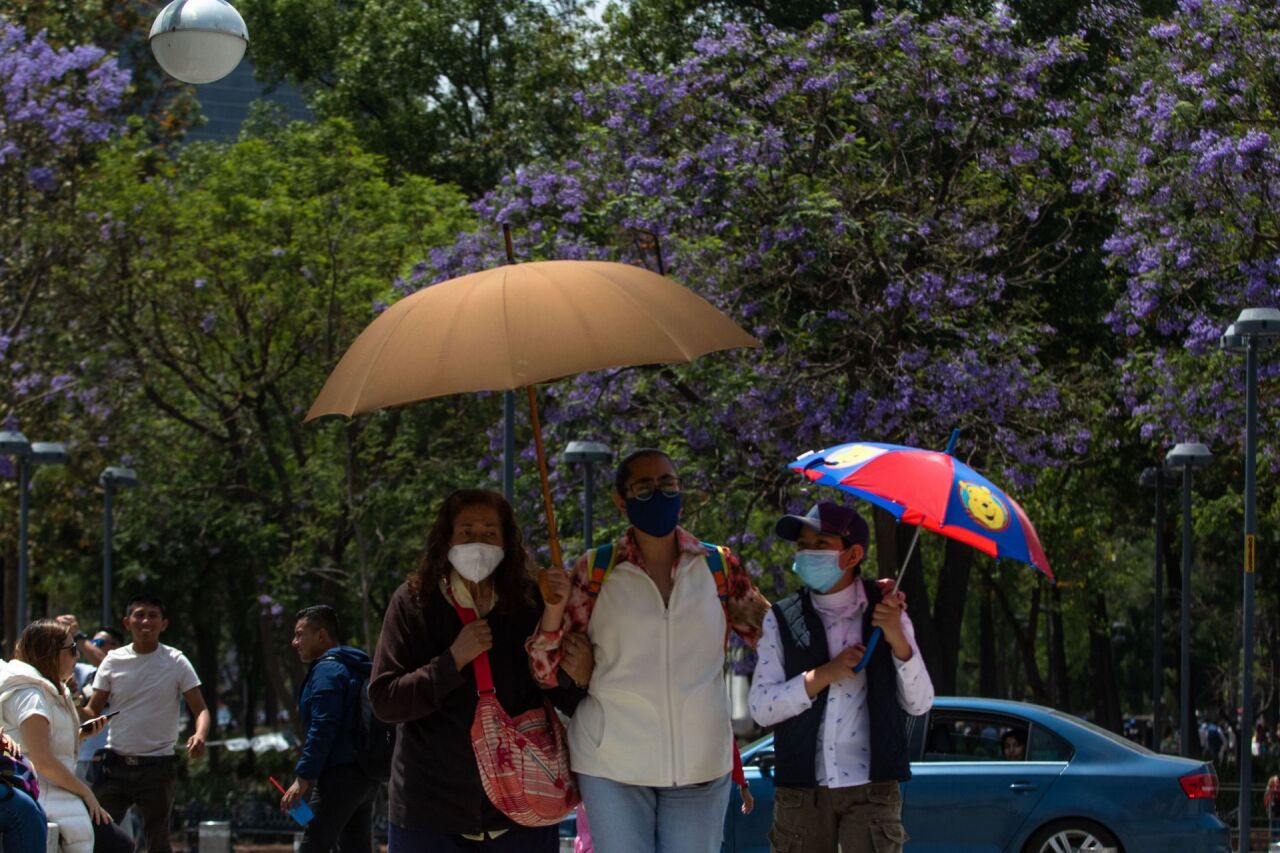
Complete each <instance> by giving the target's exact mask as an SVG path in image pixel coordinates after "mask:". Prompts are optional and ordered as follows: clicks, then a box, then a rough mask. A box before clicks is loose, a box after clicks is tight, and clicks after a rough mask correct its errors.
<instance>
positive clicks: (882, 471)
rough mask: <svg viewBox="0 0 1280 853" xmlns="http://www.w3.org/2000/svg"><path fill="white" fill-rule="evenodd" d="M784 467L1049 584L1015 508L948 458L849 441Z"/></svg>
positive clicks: (1030, 531)
mask: <svg viewBox="0 0 1280 853" xmlns="http://www.w3.org/2000/svg"><path fill="white" fill-rule="evenodd" d="M788 467H789V468H791V470H793V471H796V472H798V473H800V474H802V475H804V476H805V477H808V478H809V479H810V480H811V481H813V482H815V483H818V484H820V485H823V486H832V487H834V488H837V489H840V490H841V491H844V492H848V493H849V494H851V495H855V496H856V497H859V498H862V499H863V500H865V501H868V502H870V503H873V504H875V505H876V506H878V507H881V508H883V509H885V510H888V511H889V512H890V513H892V514H893V516H894V517H895V518H897V519H898V520H900V521H904V522H906V523H907V524H915V525H918V526H920V527H923V528H925V529H926V530H932V531H934V532H937V533H941V534H942V535H943V536H947V537H950V538H951V539H956V540H958V541H960V542H964V543H966V544H968V545H972V546H973V547H974V548H977V549H978V550H979V551H983V552H984V553H987V554H990V555H991V556H993V557H997V558H1001V559H1009V560H1017V561H1019V562H1022V563H1026V564H1027V565H1029V566H1033V567H1034V568H1036V569H1038V570H1040V571H1041V572H1043V573H1044V574H1045V575H1046V576H1047V577H1048V578H1049V579H1050V580H1053V570H1052V569H1051V568H1050V567H1049V560H1048V558H1046V557H1045V554H1044V549H1043V548H1042V547H1041V546H1040V537H1039V536H1037V535H1036V531H1035V528H1034V527H1032V525H1031V521H1030V520H1029V519H1028V518H1027V514H1026V513H1025V512H1023V510H1022V507H1021V506H1019V505H1018V502H1017V501H1015V500H1014V499H1013V498H1011V497H1009V496H1008V495H1007V494H1005V493H1004V491H1003V490H1001V489H1000V488H999V487H998V486H996V485H995V484H994V483H992V482H991V481H990V480H988V479H987V478H986V477H984V476H982V475H981V474H979V473H978V472H977V471H975V470H973V469H972V468H970V467H969V466H968V465H966V464H964V463H963V462H961V461H960V460H959V459H956V458H955V457H954V456H952V455H951V454H950V453H938V452H937V451H933V450H920V449H918V448H914V447H903V446H901V445H897V444H880V443H877V442H869V441H855V442H851V443H848V444H838V445H835V446H834V447H828V448H827V449H826V450H819V451H817V452H811V453H806V454H804V455H803V456H801V457H800V458H798V459H796V461H794V462H792V463H791V464H790V465H789V466H788Z"/></svg>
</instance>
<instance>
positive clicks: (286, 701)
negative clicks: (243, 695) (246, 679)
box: [258, 607, 300, 734]
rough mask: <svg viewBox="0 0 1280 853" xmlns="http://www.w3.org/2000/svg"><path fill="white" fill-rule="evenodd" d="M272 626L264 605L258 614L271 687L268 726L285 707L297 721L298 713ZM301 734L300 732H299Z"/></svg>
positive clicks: (260, 635)
mask: <svg viewBox="0 0 1280 853" xmlns="http://www.w3.org/2000/svg"><path fill="white" fill-rule="evenodd" d="M273 635H274V632H273V631H272V626H271V613H270V612H269V611H268V610H267V609H266V608H265V607H264V608H261V611H260V612H259V614H258V639H259V641H260V643H261V647H262V662H263V665H264V668H265V669H266V671H267V672H266V674H267V684H268V685H269V686H270V688H271V692H270V695H269V696H268V697H267V698H268V701H267V709H268V712H269V713H268V716H267V726H268V728H275V726H276V724H277V722H278V717H279V713H278V712H279V711H280V710H281V709H283V710H284V711H285V713H286V714H287V715H288V717H289V719H290V720H291V721H292V722H294V723H295V726H296V722H297V716H298V715H297V714H295V713H294V712H293V698H292V697H291V696H290V695H289V690H288V688H287V687H285V681H284V672H283V670H282V669H281V665H280V658H281V655H280V654H279V650H278V649H277V648H276V647H275V637H274V636H273ZM299 734H300V733H299Z"/></svg>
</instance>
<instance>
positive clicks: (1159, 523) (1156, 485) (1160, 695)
mask: <svg viewBox="0 0 1280 853" xmlns="http://www.w3.org/2000/svg"><path fill="white" fill-rule="evenodd" d="M1138 482H1139V483H1140V484H1141V485H1143V486H1146V487H1147V488H1153V489H1155V492H1156V542H1155V545H1156V556H1155V561H1154V562H1155V572H1154V573H1155V578H1154V581H1155V583H1154V586H1155V607H1154V608H1153V613H1154V619H1155V628H1154V630H1153V632H1152V633H1153V636H1152V645H1151V648H1152V651H1151V748H1152V749H1153V750H1155V751H1156V752H1159V751H1160V732H1161V728H1160V720H1161V718H1162V717H1163V716H1164V490H1165V489H1166V488H1172V487H1174V486H1176V485H1177V481H1176V480H1175V479H1174V478H1173V477H1172V475H1170V473H1169V471H1168V469H1167V468H1165V467H1164V466H1163V465H1161V466H1158V467H1152V468H1147V469H1146V470H1144V471H1143V472H1142V477H1141V479H1139V481H1138Z"/></svg>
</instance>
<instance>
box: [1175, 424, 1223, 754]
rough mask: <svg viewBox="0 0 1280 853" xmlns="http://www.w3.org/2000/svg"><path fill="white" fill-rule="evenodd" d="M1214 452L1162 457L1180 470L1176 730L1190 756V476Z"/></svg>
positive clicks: (1185, 450)
mask: <svg viewBox="0 0 1280 853" xmlns="http://www.w3.org/2000/svg"><path fill="white" fill-rule="evenodd" d="M1212 458H1213V455H1212V454H1210V453H1209V448H1207V447H1205V446H1204V445H1203V444H1179V445H1177V446H1175V447H1174V448H1173V450H1170V451H1169V453H1168V455H1167V456H1165V461H1166V462H1167V463H1168V464H1169V467H1171V468H1175V469H1177V468H1181V469H1182V606H1181V607H1180V608H1179V609H1180V610H1181V611H1182V612H1181V613H1180V614H1179V615H1180V617H1181V618H1180V622H1181V629H1180V634H1181V640H1182V643H1181V655H1180V658H1181V659H1180V660H1179V664H1180V666H1179V676H1178V694H1179V701H1178V730H1179V733H1180V734H1179V740H1180V741H1181V743H1180V744H1179V746H1180V748H1181V749H1180V751H1181V752H1182V754H1183V755H1184V756H1186V757H1188V758H1190V757H1191V719H1192V717H1193V716H1194V714H1193V711H1192V708H1191V479H1192V473H1191V472H1192V471H1193V470H1194V469H1195V468H1199V467H1201V466H1204V465H1207V464H1209V460H1210V459H1212Z"/></svg>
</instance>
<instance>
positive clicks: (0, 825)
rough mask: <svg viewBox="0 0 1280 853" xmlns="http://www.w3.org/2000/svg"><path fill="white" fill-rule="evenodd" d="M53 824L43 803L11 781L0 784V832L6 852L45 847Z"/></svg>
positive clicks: (16, 852) (25, 852)
mask: <svg viewBox="0 0 1280 853" xmlns="http://www.w3.org/2000/svg"><path fill="white" fill-rule="evenodd" d="M48 831H49V827H48V824H47V822H46V821H45V817H44V809H42V808H40V804H39V803H37V802H36V801H35V800H33V799H31V798H30V797H28V796H27V794H26V792H25V791H19V790H16V789H14V788H11V787H9V786H8V785H3V784H0V836H3V838H4V846H3V847H2V848H0V849H2V850H3V851H4V853H32V851H43V850H44V848H45V836H46V835H47V834H48Z"/></svg>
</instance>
